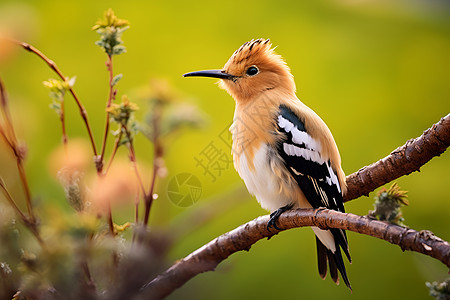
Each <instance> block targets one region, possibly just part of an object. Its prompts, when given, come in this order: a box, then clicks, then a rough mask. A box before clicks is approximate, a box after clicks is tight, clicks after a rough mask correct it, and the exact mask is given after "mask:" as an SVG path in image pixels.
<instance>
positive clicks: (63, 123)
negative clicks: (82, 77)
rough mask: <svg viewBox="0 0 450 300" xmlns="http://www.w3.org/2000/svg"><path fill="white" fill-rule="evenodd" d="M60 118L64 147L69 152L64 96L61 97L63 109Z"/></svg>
mask: <svg viewBox="0 0 450 300" xmlns="http://www.w3.org/2000/svg"><path fill="white" fill-rule="evenodd" d="M59 119H60V121H61V132H62V140H63V145H64V149H65V151H66V154H67V142H68V139H67V133H66V120H65V108H64V97H63V98H62V99H61V111H60V112H59Z"/></svg>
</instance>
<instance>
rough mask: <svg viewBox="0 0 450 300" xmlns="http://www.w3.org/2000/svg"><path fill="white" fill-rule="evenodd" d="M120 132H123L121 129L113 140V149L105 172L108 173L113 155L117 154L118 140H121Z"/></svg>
mask: <svg viewBox="0 0 450 300" xmlns="http://www.w3.org/2000/svg"><path fill="white" fill-rule="evenodd" d="M122 134H123V133H122V130H120V133H119V135H118V136H117V138H116V140H115V141H114V147H113V150H112V153H111V157H110V158H109V161H108V164H107V165H106V170H105V174H107V173H108V171H109V169H110V168H111V164H112V162H113V160H114V157H115V156H116V154H117V150H118V149H119V144H120V141H121V140H122Z"/></svg>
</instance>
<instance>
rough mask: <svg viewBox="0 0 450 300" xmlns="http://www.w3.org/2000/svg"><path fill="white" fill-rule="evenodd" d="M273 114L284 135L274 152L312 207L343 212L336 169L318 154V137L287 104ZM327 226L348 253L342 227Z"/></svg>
mask: <svg viewBox="0 0 450 300" xmlns="http://www.w3.org/2000/svg"><path fill="white" fill-rule="evenodd" d="M276 117H277V124H278V130H279V132H281V133H282V134H283V135H284V138H283V139H281V140H280V141H279V143H278V145H277V151H278V154H279V155H280V156H281V158H282V159H283V160H284V164H285V166H286V168H287V169H288V170H289V172H290V173H291V175H292V176H293V177H294V178H295V180H296V181H297V183H298V185H299V187H300V189H301V190H302V192H303V193H304V194H305V197H306V199H307V200H308V202H309V203H310V204H311V206H312V207H313V208H318V207H325V208H328V209H333V210H337V211H340V212H345V209H344V201H343V197H342V192H341V187H340V184H339V180H338V177H337V175H336V171H335V170H333V168H332V167H331V162H330V160H329V159H327V158H325V157H323V156H322V155H321V148H322V146H321V145H320V142H319V140H318V139H314V138H313V137H312V136H311V135H310V134H309V133H308V131H307V130H306V127H305V124H304V120H302V119H301V118H300V117H299V116H297V115H296V114H295V113H294V111H293V110H292V109H290V108H289V107H287V106H285V105H281V106H280V109H279V111H278V115H277V116H276ZM330 230H331V232H332V233H333V236H334V237H335V239H336V241H337V243H338V244H339V245H340V246H341V247H342V249H343V250H344V252H345V253H346V254H347V256H348V257H349V255H348V245H347V237H346V234H345V231H344V230H340V229H330ZM349 260H350V257H349Z"/></svg>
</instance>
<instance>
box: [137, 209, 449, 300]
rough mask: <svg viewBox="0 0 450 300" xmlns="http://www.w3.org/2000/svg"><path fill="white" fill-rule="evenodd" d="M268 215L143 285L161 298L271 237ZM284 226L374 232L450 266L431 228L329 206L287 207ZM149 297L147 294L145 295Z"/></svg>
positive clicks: (443, 246)
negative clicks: (398, 222) (328, 207)
mask: <svg viewBox="0 0 450 300" xmlns="http://www.w3.org/2000/svg"><path fill="white" fill-rule="evenodd" d="M268 221H269V216H268V215H266V216H262V217H258V218H256V219H254V220H252V221H250V222H248V223H246V224H244V225H241V226H239V227H238V228H236V229H234V230H232V231H230V232H227V233H225V234H223V235H221V236H219V237H218V238H216V239H214V240H212V241H211V242H209V243H208V244H206V245H204V246H203V247H201V248H200V249H198V250H196V251H195V252H193V253H191V254H190V255H188V256H187V257H185V258H183V259H182V260H179V261H178V262H177V263H175V264H174V265H173V266H172V267H171V268H169V269H168V270H167V271H165V272H164V273H162V274H160V275H159V276H158V277H156V278H155V279H153V280H152V281H151V282H150V283H148V284H147V285H146V286H144V287H143V289H142V292H143V294H144V295H145V297H148V299H162V298H164V297H166V296H167V295H169V294H170V293H171V292H172V291H173V290H175V289H177V288H179V287H181V286H182V285H183V284H184V283H185V282H187V281H188V280H189V279H191V278H192V277H194V276H196V275H198V274H199V273H203V272H207V271H213V270H214V269H215V268H216V266H217V265H218V264H219V263H220V262H222V261H223V260H225V259H226V258H228V257H229V256H230V255H231V254H233V253H235V252H237V251H242V250H246V251H248V250H250V247H251V246H252V245H253V244H254V243H256V242H257V241H259V240H261V239H263V238H270V237H272V236H274V235H276V234H278V232H279V231H277V230H275V229H274V230H273V231H268V230H267V222H268ZM278 226H279V227H280V228H282V230H287V229H292V228H296V227H304V226H317V227H319V228H322V229H326V228H340V229H345V230H350V231H354V232H358V233H361V234H365V235H369V236H373V237H376V238H379V239H383V240H386V241H388V242H389V243H391V244H395V245H399V246H400V247H401V248H402V250H403V251H404V250H409V251H416V252H419V253H423V254H425V255H428V256H431V257H434V258H436V259H439V260H440V261H442V262H443V263H444V264H446V265H447V266H448V267H450V245H449V243H448V242H446V241H443V240H441V239H440V238H438V237H436V236H434V235H433V234H432V233H431V232H429V231H420V232H418V231H415V230H412V229H408V228H405V227H401V226H397V225H394V224H389V223H385V222H381V221H377V220H372V219H369V218H367V217H362V216H358V215H354V214H345V213H341V212H337V211H334V210H329V209H323V208H319V209H298V210H292V211H287V212H285V213H283V214H282V215H281V217H280V218H279V220H278ZM146 299H147V298H146Z"/></svg>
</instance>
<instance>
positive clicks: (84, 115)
mask: <svg viewBox="0 0 450 300" xmlns="http://www.w3.org/2000/svg"><path fill="white" fill-rule="evenodd" d="M8 40H9V41H10V42H12V43H14V44H16V45H19V46H21V47H22V48H23V49H25V50H27V51H28V52H31V53H34V54H36V55H37V56H39V57H40V58H41V59H42V60H43V61H45V62H46V63H47V65H48V66H49V67H50V68H51V69H52V70H53V71H54V72H55V73H56V74H58V76H59V77H60V78H61V79H62V80H63V81H66V80H67V77H66V76H64V74H63V73H62V72H61V71H60V70H59V68H58V66H57V65H56V64H55V63H54V62H53V61H52V60H50V59H49V58H48V57H47V56H45V55H44V54H43V53H42V52H41V51H39V50H38V49H36V48H35V47H33V46H32V45H30V44H27V43H24V42H21V41H18V40H14V39H8ZM69 92H70V93H71V94H72V96H73V98H74V99H75V102H76V104H77V106H78V109H79V110H80V114H81V117H82V119H83V122H84V124H85V126H86V129H87V131H88V135H89V139H90V142H91V145H92V151H93V152H94V155H95V156H97V147H96V146H95V140H94V135H93V133H92V129H91V126H90V125H89V121H88V118H87V112H86V109H85V108H84V106H83V104H81V101H80V100H79V98H78V96H77V95H76V94H75V91H74V90H73V88H72V87H70V88H69Z"/></svg>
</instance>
